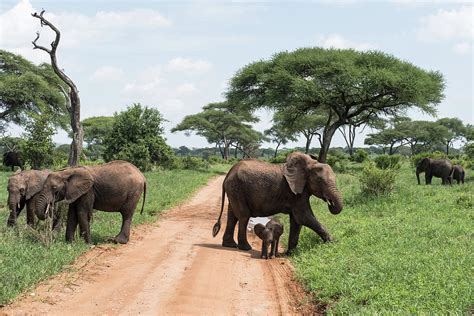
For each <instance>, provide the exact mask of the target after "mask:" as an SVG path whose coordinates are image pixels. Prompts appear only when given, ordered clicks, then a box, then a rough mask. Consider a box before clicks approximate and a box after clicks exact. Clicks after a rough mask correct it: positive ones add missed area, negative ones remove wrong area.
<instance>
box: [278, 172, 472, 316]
mask: <svg viewBox="0 0 474 316" xmlns="http://www.w3.org/2000/svg"><path fill="white" fill-rule="evenodd" d="M358 177H359V172H357V173H356V174H352V175H351V174H341V175H338V187H339V188H340V189H341V190H342V191H343V195H344V199H345V208H344V210H343V212H342V213H341V214H339V215H337V216H334V215H331V214H330V213H329V211H328V210H327V207H326V205H325V204H324V203H323V202H322V201H320V200H317V199H313V200H312V206H313V210H314V212H315V215H316V216H317V217H318V219H319V220H320V221H321V222H322V223H323V224H324V225H325V226H326V227H327V228H328V230H329V231H330V232H331V234H332V236H333V237H334V239H335V241H334V242H332V243H326V244H325V243H322V242H321V239H320V238H319V237H318V236H317V235H316V234H315V233H314V232H312V231H311V230H310V229H308V228H303V231H302V234H301V238H300V243H299V245H298V250H297V251H296V254H295V255H294V256H293V257H292V258H291V260H292V261H293V263H294V265H295V268H296V273H297V277H298V278H299V279H300V280H301V281H302V282H303V283H304V285H305V286H306V288H307V289H308V290H309V291H311V292H312V293H313V294H314V297H315V299H316V301H317V302H318V304H320V305H321V306H322V308H325V309H326V312H327V313H328V314H349V315H353V314H360V315H367V314H371V315H373V314H392V313H395V314H404V315H406V314H413V313H416V314H420V313H421V314H448V313H453V314H463V313H469V310H470V309H471V311H472V308H473V302H474V296H473V289H474V283H473V280H474V279H473V270H472V267H473V266H474V261H473V223H474V221H473V220H474V211H473V197H472V193H473V192H474V182H472V181H468V182H466V184H465V185H460V186H459V185H453V186H441V180H440V179H437V178H436V180H438V181H436V180H435V181H433V183H434V184H433V185H431V186H426V185H418V184H417V182H416V177H415V175H414V170H413V168H412V167H411V166H409V164H408V163H405V164H404V165H403V166H402V168H401V169H400V173H399V175H398V176H397V181H396V184H395V188H394V191H393V192H392V194H390V195H386V196H385V195H384V196H378V197H373V196H367V195H365V194H362V193H361V189H360V184H359V181H358ZM287 227H288V226H287ZM286 231H288V230H286Z"/></svg>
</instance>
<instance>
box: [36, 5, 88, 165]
mask: <svg viewBox="0 0 474 316" xmlns="http://www.w3.org/2000/svg"><path fill="white" fill-rule="evenodd" d="M44 12H45V11H44V10H42V11H41V12H40V13H39V14H38V13H37V12H34V13H32V14H31V15H32V16H33V17H34V18H37V19H39V20H40V25H41V27H43V26H45V25H46V26H48V27H49V28H50V29H51V30H53V31H54V33H55V35H56V36H55V39H54V41H53V42H52V43H51V48H50V49H49V48H46V47H44V46H41V45H38V44H37V42H38V39H39V37H40V33H39V32H37V33H36V38H35V39H34V41H33V42H32V44H33V49H40V50H43V51H45V52H47V53H48V54H49V57H50V59H51V66H52V67H53V70H54V72H55V73H56V75H57V76H58V77H59V78H61V80H62V81H63V82H64V83H65V84H66V85H67V87H68V89H64V87H63V86H62V85H60V86H59V88H60V89H61V91H62V93H63V95H64V98H65V99H66V107H67V110H68V111H69V116H70V119H71V129H72V142H71V150H70V151H69V160H68V164H69V165H70V166H76V165H77V164H78V162H79V157H80V156H81V152H82V141H83V138H84V131H83V129H82V125H81V100H80V99H79V91H78V90H77V87H76V85H75V84H74V82H73V81H72V80H71V78H69V77H68V76H67V75H66V74H65V73H64V71H63V70H61V69H60V68H59V67H58V61H57V57H56V50H57V48H58V45H59V40H60V39H61V33H60V32H59V29H58V28H57V27H56V26H54V25H53V24H52V23H51V22H50V21H48V20H47V19H46V18H45V17H44ZM67 90H68V91H67Z"/></svg>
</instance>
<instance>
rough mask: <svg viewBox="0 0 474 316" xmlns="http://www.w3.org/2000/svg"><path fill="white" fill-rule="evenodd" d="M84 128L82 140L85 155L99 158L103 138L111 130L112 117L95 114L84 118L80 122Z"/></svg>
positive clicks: (102, 147)
mask: <svg viewBox="0 0 474 316" xmlns="http://www.w3.org/2000/svg"><path fill="white" fill-rule="evenodd" d="M81 124H82V127H83V129H84V142H86V143H87V146H86V148H85V152H86V155H87V156H88V157H89V158H90V159H92V160H96V159H100V158H102V157H103V155H104V151H105V139H106V137H107V135H109V133H111V131H112V126H113V124H114V117H112V116H95V117H89V118H86V119H84V120H83V121H82V122H81Z"/></svg>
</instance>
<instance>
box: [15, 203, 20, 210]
mask: <svg viewBox="0 0 474 316" xmlns="http://www.w3.org/2000/svg"><path fill="white" fill-rule="evenodd" d="M16 207H17V209H18V210H19V209H20V202H18V204H17V205H16Z"/></svg>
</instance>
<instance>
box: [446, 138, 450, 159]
mask: <svg viewBox="0 0 474 316" xmlns="http://www.w3.org/2000/svg"><path fill="white" fill-rule="evenodd" d="M447 155H449V140H448V142H447V143H446V156H447Z"/></svg>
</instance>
